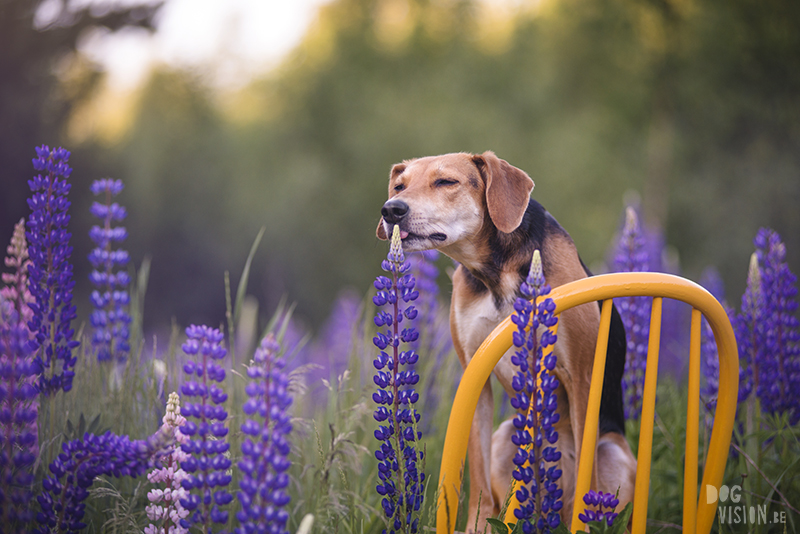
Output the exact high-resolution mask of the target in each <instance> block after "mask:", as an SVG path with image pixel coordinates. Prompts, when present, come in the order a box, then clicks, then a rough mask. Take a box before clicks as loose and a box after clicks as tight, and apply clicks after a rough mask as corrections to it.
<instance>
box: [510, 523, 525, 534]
mask: <svg viewBox="0 0 800 534" xmlns="http://www.w3.org/2000/svg"><path fill="white" fill-rule="evenodd" d="M524 523H525V521H517V522H516V523H514V525H513V528H512V530H511V534H522V525H523V524H524ZM509 525H511V523H509Z"/></svg>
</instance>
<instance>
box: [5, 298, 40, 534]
mask: <svg viewBox="0 0 800 534" xmlns="http://www.w3.org/2000/svg"><path fill="white" fill-rule="evenodd" d="M29 340H30V338H29V332H28V328H27V327H26V326H25V323H24V322H22V321H21V320H20V316H19V313H18V311H17V310H16V309H15V306H14V303H13V301H10V300H6V299H5V297H4V296H3V295H2V294H0V481H2V484H1V485H0V518H2V519H3V524H2V527H0V530H3V531H4V532H23V531H25V528H26V525H27V524H29V523H30V522H31V521H32V520H33V513H32V511H31V507H30V502H31V499H32V498H33V493H32V486H33V481H34V477H33V464H34V462H35V461H36V457H37V453H38V435H37V429H36V416H37V405H36V404H35V400H36V396H37V395H38V391H37V390H36V387H35V386H34V379H35V376H36V371H37V369H38V368H37V367H36V366H35V364H34V363H33V361H32V358H30V345H29Z"/></svg>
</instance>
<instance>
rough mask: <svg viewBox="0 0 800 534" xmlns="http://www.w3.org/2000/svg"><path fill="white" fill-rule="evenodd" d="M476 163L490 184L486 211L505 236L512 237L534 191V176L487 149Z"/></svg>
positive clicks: (487, 187)
mask: <svg viewBox="0 0 800 534" xmlns="http://www.w3.org/2000/svg"><path fill="white" fill-rule="evenodd" d="M472 161H473V162H474V163H475V165H476V166H477V167H478V170H479V171H480V172H481V176H483V179H484V181H485V182H486V208H487V209H488V211H489V217H490V218H491V219H492V222H493V223H494V225H495V226H496V227H497V229H498V230H500V231H501V232H503V233H506V234H510V233H511V232H513V231H514V230H516V229H517V227H518V226H519V225H520V223H521V222H522V217H523V216H524V215H525V210H526V209H527V208H528V200H529V199H530V196H531V191H533V180H531V178H530V176H528V175H527V174H525V171H522V170H520V169H518V168H516V167H514V166H512V165H510V164H509V163H508V162H507V161H505V160H502V159H500V158H498V157H497V156H495V155H494V152H492V151H489V150H487V151H486V152H484V153H483V154H481V155H480V156H477V155H476V156H473V157H472Z"/></svg>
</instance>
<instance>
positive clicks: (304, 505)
mask: <svg viewBox="0 0 800 534" xmlns="http://www.w3.org/2000/svg"><path fill="white" fill-rule="evenodd" d="M254 251H255V247H254V249H253V251H251V256H250V258H249V259H248V261H247V264H246V268H245V273H244V276H243V277H242V279H243V283H245V284H246V278H247V275H246V273H247V270H248V269H249V265H250V260H251V259H252V253H253V252H254ZM148 271H149V264H148V262H147V261H145V262H144V263H143V264H142V266H141V267H140V269H139V271H138V273H137V276H136V277H134V280H135V283H134V286H133V288H132V292H131V295H132V306H131V308H132V309H131V312H132V313H131V315H132V317H133V318H134V322H133V325H132V339H131V345H132V350H131V356H130V358H129V359H128V361H127V363H126V364H125V365H124V366H117V365H116V364H111V363H108V362H106V363H98V362H97V361H96V360H95V359H94V358H93V356H92V355H91V354H89V353H88V352H87V350H86V347H90V346H91V345H90V343H89V342H88V340H87V339H86V338H87V336H88V334H87V333H86V332H81V335H82V336H83V338H84V342H83V343H82V345H81V347H80V348H79V349H78V350H79V351H80V352H79V357H78V365H77V366H76V369H75V372H76V375H75V380H74V386H73V390H72V391H70V392H68V393H66V394H65V393H63V392H62V393H59V394H57V395H55V397H53V398H51V399H43V400H42V404H41V406H40V418H39V426H40V428H39V436H40V457H39V461H38V462H37V466H36V471H37V484H38V485H39V486H38V488H37V489H40V488H41V480H42V477H43V476H44V474H45V472H46V465H47V464H48V463H49V462H50V461H51V460H52V459H53V458H54V456H55V455H56V454H57V452H58V451H59V450H60V446H61V443H63V442H64V441H65V440H71V439H78V438H80V437H81V436H82V435H83V432H87V431H88V432H93V433H98V434H99V433H102V432H104V431H105V430H111V431H113V432H115V433H117V434H127V435H129V436H131V438H136V439H142V438H145V437H147V436H149V435H151V434H153V433H154V432H155V431H156V430H157V429H158V428H159V426H160V419H161V417H162V416H163V413H164V407H165V402H166V397H167V395H168V394H169V393H170V392H171V391H179V386H180V383H181V382H182V380H183V379H182V374H183V373H182V371H181V366H182V363H183V361H184V359H183V353H182V352H181V350H180V344H181V343H182V341H183V339H184V336H183V333H182V329H181V328H179V327H178V326H177V325H173V329H172V334H171V336H170V338H169V339H168V340H166V341H164V340H158V339H146V338H145V337H144V336H143V334H142V329H141V325H142V320H141V319H142V311H143V309H144V300H145V299H144V297H145V289H146V286H147V275H148ZM243 287H244V286H243V285H242V284H240V286H239V288H238V289H237V291H236V294H235V299H231V298H230V295H231V292H230V290H229V291H228V296H229V297H228V303H227V304H228V318H229V321H230V323H229V324H228V325H224V326H225V327H226V328H225V331H227V332H228V334H229V336H230V338H232V339H236V335H237V324H236V320H238V319H240V317H241V315H242V314H241V313H240V310H241V306H242V302H243V299H244V291H243V289H242V288H243ZM442 309H443V310H446V306H443V307H442ZM373 313H374V306H373V305H372V303H371V301H370V300H369V295H367V296H366V297H365V299H364V303H363V305H362V307H361V311H360V314H359V316H358V318H357V319H356V324H355V325H353V328H352V333H353V334H352V339H351V344H350V345H351V347H352V348H351V350H350V353H349V354H347V355H346V356H347V362H348V363H347V366H346V370H344V372H342V373H341V374H339V375H335V376H334V375H331V376H328V377H327V378H325V379H321V380H318V381H314V382H311V381H310V380H309V378H308V377H309V376H310V375H311V374H312V371H313V369H312V368H311V367H310V366H307V365H300V364H301V363H302V362H300V356H299V354H300V353H301V351H302V345H301V346H300V347H295V348H293V349H292V350H290V351H289V352H288V353H287V354H286V357H287V359H288V360H289V367H290V368H294V371H293V372H292V375H291V379H292V391H293V394H294V399H295V401H294V404H293V406H292V407H291V408H290V412H291V413H292V414H293V425H294V430H293V432H292V434H291V438H292V443H293V450H292V454H291V456H290V459H291V460H292V462H293V466H292V468H291V471H290V474H291V480H292V482H291V486H290V493H291V496H292V500H291V503H290V504H289V511H290V520H289V530H290V531H291V532H295V531H297V529H298V527H299V526H300V523H301V521H302V520H303V518H304V517H306V516H307V515H308V514H312V515H313V516H314V523H313V526H312V528H311V531H310V532H314V533H333V534H339V533H341V534H349V533H377V532H381V530H382V529H383V528H385V524H384V521H383V519H382V517H383V514H382V510H381V506H380V498H379V496H378V494H377V493H376V491H375V486H376V484H377V481H378V476H377V461H376V460H375V458H374V455H373V451H374V449H375V448H376V446H377V440H376V439H375V438H374V436H373V431H374V430H375V428H376V427H377V425H376V423H375V422H374V420H373V418H372V412H373V410H374V409H375V405H374V403H373V401H372V399H371V395H372V393H373V391H374V390H375V386H374V385H373V383H372V375H373V373H374V370H373V367H372V363H371V362H372V359H373V358H374V356H375V350H374V348H373V346H372V342H371V338H372V335H373V333H374V330H375V328H374V326H373V325H372V321H371V319H372V315H373ZM290 317H291V309H288V308H286V307H285V306H281V307H279V309H278V310H277V311H276V312H275V314H274V315H273V318H272V319H271V320H269V321H266V320H265V319H264V320H263V323H262V325H260V326H262V328H260V329H257V330H256V331H258V332H264V331H266V330H272V331H275V332H277V333H278V335H279V337H280V334H281V333H283V332H285V331H286V329H287V326H288V323H289V318H290ZM442 328H447V318H446V317H444V316H442V317H439V318H437V322H436V326H435V327H434V328H431V329H429V330H428V331H422V332H421V336H422V337H421V346H422V347H423V348H422V350H420V351H419V352H420V354H421V358H420V361H419V363H418V365H417V369H418V372H419V374H420V376H421V381H420V384H419V385H418V386H417V390H418V391H419V392H420V401H419V403H418V409H419V410H420V412H421V413H422V414H423V419H422V421H421V422H420V429H421V430H422V431H423V444H424V447H425V458H424V472H425V473H426V477H427V478H426V484H427V485H426V497H425V503H424V507H423V510H422V514H421V521H420V524H421V525H422V526H423V531H430V530H433V528H432V527H433V525H434V523H435V512H436V511H435V506H436V483H437V481H438V467H439V464H440V462H441V451H442V447H443V442H444V432H445V429H446V427H447V421H448V418H449V415H450V400H451V399H452V398H453V397H454V395H455V390H456V387H457V384H458V381H459V377H460V375H461V368H460V365H459V364H458V363H457V362H458V359H457V357H456V355H455V353H454V352H453V351H452V349H446V347H445V348H444V349H443V347H441V346H439V347H431V345H432V344H435V343H434V341H433V340H435V339H441V338H440V336H437V335H436V330H437V329H442ZM255 341H257V340H248V342H247V343H244V344H245V345H247V346H253V345H254V342H255ZM425 347H428V348H427V349H426V348H425ZM443 350H444V352H443V353H442V351H443ZM436 353H440V354H439V357H436V356H433V355H434V354H436ZM154 355H155V356H154ZM250 356H251V355H250V354H243V353H236V354H235V361H234V358H229V359H227V361H228V362H229V364H228V365H229V369H228V374H227V378H226V383H225V388H226V391H227V392H228V395H229V399H228V401H227V403H226V409H227V410H228V412H229V418H228V424H229V428H230V434H229V439H230V441H231V450H230V454H231V460H232V461H233V468H232V475H233V481H232V483H231V485H230V486H229V489H230V490H231V492H232V493H235V492H236V490H237V488H238V480H239V473H238V469H237V468H236V464H237V461H238V460H239V457H240V455H241V452H240V444H241V441H242V433H241V432H240V431H239V427H240V425H241V423H242V421H243V418H244V414H243V412H242V409H241V406H242V402H243V401H244V399H245V398H246V396H245V393H244V387H245V385H246V379H245V366H246V364H247V362H248V361H249V358H250ZM327 356H328V357H329V358H330V359H331V360H333V359H334V357H336V359H339V357H340V356H341V355H334V354H328V355H327ZM495 391H496V392H500V391H501V388H499V387H497V388H495ZM798 394H800V392H798ZM500 397H501V395H500V394H499V393H496V399H498V400H499V398H500ZM498 404H499V401H498ZM748 409H749V410H751V412H752V407H750V408H748V407H746V406H745V407H743V410H745V411H746V410H748ZM656 411H657V415H656V429H655V433H654V438H653V461H652V470H651V473H652V476H651V481H650V501H649V508H648V517H650V518H652V519H650V520H648V532H654V533H660V532H675V531H679V530H680V526H679V525H680V524H681V521H682V487H683V480H682V477H683V463H684V457H683V454H684V453H683V451H684V428H685V425H684V420H685V413H686V389H685V387H684V385H683V381H682V379H680V378H674V377H663V376H662V377H661V380H660V383H659V388H658V401H657V406H656ZM740 411H741V410H740ZM745 415H746V413H745V414H742V413H740V420H742V421H744V420H745ZM502 416H503V410H502V409H501V408H500V407H499V406H498V409H497V417H496V419H497V421H496V422H498V423H499V421H500V420H501V419H502ZM508 416H510V409H509V408H507V407H506V409H505V417H508ZM756 429H757V430H756ZM627 433H628V439H629V441H630V443H631V446H632V448H633V450H634V454H635V452H636V446H637V441H638V423H637V422H635V421H629V422H628V427H627ZM701 441H702V443H701V446H700V455H699V458H698V461H699V462H700V463H701V468H702V463H703V461H704V450H705V445H706V444H707V441H708V432H707V428H706V433H705V435H703V431H702V429H701ZM734 441H735V444H734V448H733V449H732V451H731V456H730V458H729V459H728V464H727V465H728V468H727V471H726V475H725V483H726V484H727V485H729V486H733V485H739V486H741V487H742V492H741V494H742V499H741V501H740V504H741V505H744V506H766V515H767V517H768V518H769V519H770V520H772V519H773V518H774V517H785V522H784V523H769V524H761V525H759V524H756V525H751V524H744V523H739V524H727V523H725V524H721V523H720V521H719V520H717V521H716V522H715V526H714V530H715V531H719V532H742V533H744V532H754V533H757V534H762V533H773V532H775V533H778V532H797V530H798V524H797V521H798V519H800V516H799V515H798V513H797V511H796V508H797V506H798V503H800V460H798V459H800V442H799V441H798V429H797V428H793V427H790V426H789V425H788V423H786V421H785V420H783V421H781V420H775V419H768V418H765V419H762V420H760V421H758V422H757V423H756V424H755V426H754V425H753V423H752V421H751V422H750V423H749V424H744V423H742V424H740V425H739V426H738V427H737V432H736V436H735V440H734ZM750 460H752V461H750ZM701 473H702V470H701ZM465 479H466V480H465V487H464V489H463V491H462V498H463V496H465V495H467V494H468V491H469V490H468V486H469V480H468V479H469V477H468V475H467V476H465ZM148 486H149V483H148V482H147V480H146V479H145V478H144V477H141V478H140V479H136V480H134V479H125V478H123V479H114V478H108V479H103V480H97V481H96V482H95V484H94V486H93V488H92V490H91V497H90V498H89V500H88V501H87V510H86V518H85V522H86V523H87V525H88V526H87V529H86V532H88V533H99V532H119V533H123V532H124V533H133V532H141V531H142V530H143V528H144V526H146V525H147V524H148V523H149V521H148V520H147V517H146V515H145V513H144V509H145V506H146V504H147V498H146V494H147V491H148ZM700 495H704V493H703V492H700ZM726 504H727V505H730V504H732V503H731V502H730V501H729V502H728V503H726ZM228 509H229V510H232V511H235V510H237V509H238V501H236V500H234V502H233V503H232V504H231V505H230V506H229V507H228ZM776 512H777V513H778V514H780V513H781V512H785V515H784V516H780V515H778V516H774V514H775V513H776ZM235 523H236V521H235V513H231V514H230V521H229V524H228V530H232V529H233V528H235V526H236V524H235ZM465 523H466V512H465V506H464V505H463V503H462V506H461V508H460V514H459V517H458V520H457V523H456V525H457V529H458V530H464V529H465V528H466V525H465Z"/></svg>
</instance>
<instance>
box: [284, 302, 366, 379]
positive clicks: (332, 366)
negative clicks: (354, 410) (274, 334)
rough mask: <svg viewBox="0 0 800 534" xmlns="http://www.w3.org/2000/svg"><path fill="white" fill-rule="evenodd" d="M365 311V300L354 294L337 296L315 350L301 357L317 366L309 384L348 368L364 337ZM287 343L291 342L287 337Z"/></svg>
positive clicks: (311, 374) (309, 374)
mask: <svg viewBox="0 0 800 534" xmlns="http://www.w3.org/2000/svg"><path fill="white" fill-rule="evenodd" d="M362 309H363V305H362V299H361V297H359V296H357V295H355V294H354V293H353V292H351V291H343V292H342V293H341V294H339V296H337V297H336V300H335V301H334V303H333V306H332V307H331V313H330V315H329V316H328V319H327V321H326V322H325V324H324V325H323V326H322V329H321V331H320V334H319V336H318V337H317V340H316V341H315V343H314V345H313V347H312V348H311V350H310V351H307V352H305V353H304V354H302V355H301V356H305V357H307V359H308V361H307V362H304V363H312V364H317V365H315V367H314V368H310V369H309V371H308V373H306V380H307V383H309V384H318V383H320V382H321V381H322V380H328V379H330V378H331V377H332V376H333V377H336V376H340V375H341V374H342V373H343V372H344V371H345V369H347V365H348V361H349V359H350V357H351V355H352V353H353V351H354V350H357V349H358V348H359V347H358V343H357V342H358V341H359V340H360V339H361V338H362V337H363V326H364V325H363V317H362V313H361V312H362ZM287 333H288V330H287ZM284 340H285V341H290V340H289V339H286V336H284ZM285 346H286V345H285ZM287 353H288V352H287Z"/></svg>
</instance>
